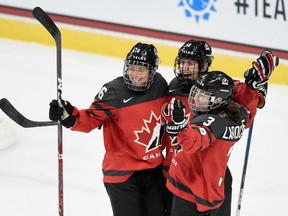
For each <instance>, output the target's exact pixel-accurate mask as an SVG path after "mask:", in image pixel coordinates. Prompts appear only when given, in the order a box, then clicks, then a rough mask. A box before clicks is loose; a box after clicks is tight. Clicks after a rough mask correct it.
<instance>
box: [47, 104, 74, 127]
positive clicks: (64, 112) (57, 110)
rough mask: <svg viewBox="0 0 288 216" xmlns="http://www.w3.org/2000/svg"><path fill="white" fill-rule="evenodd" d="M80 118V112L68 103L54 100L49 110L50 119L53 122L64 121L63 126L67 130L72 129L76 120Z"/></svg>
mask: <svg viewBox="0 0 288 216" xmlns="http://www.w3.org/2000/svg"><path fill="white" fill-rule="evenodd" d="M78 117H79V111H78V109H77V108H76V107H74V106H72V105H71V104H70V103H69V102H68V101H64V100H61V102H58V101H57V100H52V101H51V103H50V109H49V119H50V120H52V121H62V125H63V126H64V127H66V128H70V127H72V126H73V125H74V124H75V122H76V118H78Z"/></svg>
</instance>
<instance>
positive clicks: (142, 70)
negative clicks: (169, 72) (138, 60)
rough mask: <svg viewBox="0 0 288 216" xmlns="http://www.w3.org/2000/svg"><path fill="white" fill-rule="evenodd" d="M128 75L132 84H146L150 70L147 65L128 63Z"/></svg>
mask: <svg viewBox="0 0 288 216" xmlns="http://www.w3.org/2000/svg"><path fill="white" fill-rule="evenodd" d="M128 76H129V79H130V81H131V83H132V84H133V85H135V86H146V85H147V83H148V81H149V76H150V72H149V69H148V67H145V66H140V65H129V68H128Z"/></svg>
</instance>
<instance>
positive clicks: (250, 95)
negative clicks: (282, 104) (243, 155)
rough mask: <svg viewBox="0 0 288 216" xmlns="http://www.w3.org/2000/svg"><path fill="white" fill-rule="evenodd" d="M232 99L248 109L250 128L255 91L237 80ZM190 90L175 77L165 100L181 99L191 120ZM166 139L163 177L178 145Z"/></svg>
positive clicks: (255, 104)
mask: <svg viewBox="0 0 288 216" xmlns="http://www.w3.org/2000/svg"><path fill="white" fill-rule="evenodd" d="M234 88H235V93H234V98H233V100H234V101H235V102H237V103H239V104H241V105H242V106H244V107H246V108H247V109H249V111H250V113H251V115H250V118H249V121H248V123H247V126H246V127H250V125H251V123H252V120H253V118H254V116H255V115H256V110H257V108H256V107H257V105H258V103H259V94H258V91H257V90H252V89H250V88H249V87H248V86H247V85H246V84H245V83H242V82H240V81H238V80H235V81H234ZM189 92H190V88H187V87H184V86H183V85H182V84H181V83H180V82H179V81H178V79H177V78H176V77H175V78H174V79H173V80H172V81H171V82H170V84H169V89H168V96H167V100H168V101H170V100H171V99H172V98H173V97H175V98H177V99H181V100H182V101H183V103H184V105H185V109H186V115H187V117H188V118H189V119H190V120H191V119H192V118H193V117H194V115H193V113H192V112H191V110H190V107H189V104H188V96H189ZM165 137H166V150H165V151H166V159H165V161H164V164H163V174H164V175H165V177H167V175H168V170H169V166H170V163H171V159H172V156H173V152H174V149H175V147H176V146H177V144H178V140H177V137H176V136H175V137H171V136H168V135H165Z"/></svg>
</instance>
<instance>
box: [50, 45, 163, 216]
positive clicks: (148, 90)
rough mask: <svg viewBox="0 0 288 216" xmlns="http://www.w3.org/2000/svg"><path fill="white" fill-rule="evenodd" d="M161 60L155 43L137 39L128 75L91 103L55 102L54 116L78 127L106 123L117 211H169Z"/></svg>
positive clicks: (107, 180)
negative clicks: (165, 196)
mask: <svg viewBox="0 0 288 216" xmlns="http://www.w3.org/2000/svg"><path fill="white" fill-rule="evenodd" d="M158 63H159V59H158V54H157V50H156V48H155V47H154V46H153V45H149V44H143V43H137V44H136V45H135V46H133V47H132V49H131V51H130V52H129V53H128V54H127V57H126V60H125V62H124V69H123V76H121V77H118V78H116V79H114V80H112V81H110V82H108V83H106V84H104V85H103V87H102V88H101V90H100V91H99V93H98V94H97V95H96V97H95V99H94V101H93V102H92V103H91V105H90V107H89V108H88V109H81V110H78V109H77V108H76V107H74V106H72V105H71V104H70V103H69V102H68V101H64V100H61V101H60V102H59V101H56V100H53V101H52V102H51V103H50V112H49V117H50V119H51V120H53V121H58V120H61V121H62V123H63V126H65V127H67V128H70V129H71V130H73V131H81V132H85V133H88V132H90V131H92V130H93V129H95V128H99V129H100V128H101V127H102V128H103V135H104V145H105V150H106V151H105V156H104V159H103V164H102V168H103V176H104V179H103V180H104V185H105V187H106V191H107V194H108V196H109V198H110V201H111V206H112V210H113V214H114V216H124V215H125V216H154V215H159V216H163V215H164V211H165V209H164V201H163V189H164V188H165V178H164V176H163V173H162V170H161V165H162V164H163V160H164V157H163V155H162V150H163V148H164V147H165V145H164V141H165V139H164V138H163V135H164V123H163V122H161V107H162V105H163V104H164V103H165V102H166V92H167V82H166V81H165V79H164V78H163V77H162V76H161V75H160V74H159V73H158V72H157V69H158Z"/></svg>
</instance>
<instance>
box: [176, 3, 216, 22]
mask: <svg viewBox="0 0 288 216" xmlns="http://www.w3.org/2000/svg"><path fill="white" fill-rule="evenodd" d="M215 2H217V0H180V2H179V4H178V7H183V8H184V12H185V15H186V17H187V18H193V17H194V18H195V19H196V22H197V23H199V21H200V19H203V20H207V21H208V20H209V18H210V13H211V12H215V13H216V9H215V7H214V4H215Z"/></svg>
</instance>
